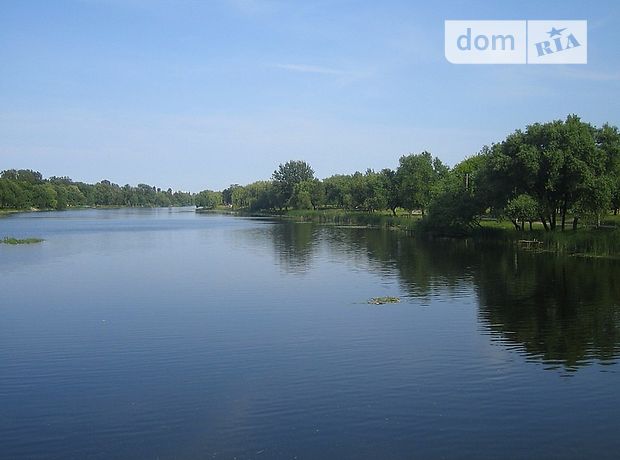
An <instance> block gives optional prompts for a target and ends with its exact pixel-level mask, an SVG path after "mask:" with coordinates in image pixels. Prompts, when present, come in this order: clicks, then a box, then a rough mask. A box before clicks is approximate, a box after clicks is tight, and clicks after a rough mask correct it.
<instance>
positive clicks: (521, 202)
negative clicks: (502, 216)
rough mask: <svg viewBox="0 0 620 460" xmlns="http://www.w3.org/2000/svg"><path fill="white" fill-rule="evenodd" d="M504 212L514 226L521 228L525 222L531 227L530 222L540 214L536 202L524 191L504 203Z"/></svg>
mask: <svg viewBox="0 0 620 460" xmlns="http://www.w3.org/2000/svg"><path fill="white" fill-rule="evenodd" d="M505 213H506V216H507V217H508V218H509V219H510V220H511V221H512V222H513V224H514V225H515V227H516V228H517V229H521V230H523V228H524V223H525V222H529V223H530V227H531V223H532V222H533V221H534V220H536V219H538V216H539V215H540V211H539V209H538V202H537V201H536V200H535V199H534V198H532V197H531V196H530V195H528V194H526V193H522V194H521V195H519V196H517V197H515V198H513V199H511V200H510V201H509V202H508V204H507V205H506V209H505ZM519 222H521V223H520V225H519Z"/></svg>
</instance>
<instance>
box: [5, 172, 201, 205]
mask: <svg viewBox="0 0 620 460" xmlns="http://www.w3.org/2000/svg"><path fill="white" fill-rule="evenodd" d="M193 204H194V196H193V195H192V194H191V193H187V192H179V191H177V192H173V191H172V189H168V190H162V189H159V188H156V187H153V186H150V185H146V184H139V185H138V186H137V187H132V186H130V185H124V186H122V187H121V186H120V185H117V184H113V183H111V182H110V181H108V180H103V181H101V182H98V183H96V184H86V183H84V182H74V181H72V180H71V179H69V178H68V177H50V178H49V179H44V178H43V176H42V175H41V173H40V172H37V171H31V170H24V169H21V170H14V169H11V170H6V171H3V172H2V173H0V208H5V209H6V208H9V209H30V208H36V209H66V208H70V207H79V206H145V207H146V206H149V207H153V206H190V205H193Z"/></svg>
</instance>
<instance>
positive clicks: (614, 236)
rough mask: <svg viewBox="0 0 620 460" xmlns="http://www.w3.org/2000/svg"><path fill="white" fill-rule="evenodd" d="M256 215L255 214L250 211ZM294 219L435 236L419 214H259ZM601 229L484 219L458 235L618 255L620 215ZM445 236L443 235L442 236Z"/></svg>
mask: <svg viewBox="0 0 620 460" xmlns="http://www.w3.org/2000/svg"><path fill="white" fill-rule="evenodd" d="M253 215H255V216H256V215H257V214H253ZM260 215H261V216H264V217H280V218H284V219H291V220H294V221H297V222H316V223H321V224H331V225H350V226H369V227H376V228H391V229H398V230H402V231H405V232H407V233H410V234H414V235H416V236H424V237H429V238H433V237H436V236H438V235H436V234H434V233H433V232H428V231H425V230H424V229H423V226H422V225H419V224H420V222H421V216H419V215H409V214H406V213H403V212H401V213H397V215H396V216H394V215H392V213H391V212H372V213H368V212H359V211H346V210H342V209H321V210H316V211H315V210H290V211H285V212H283V213H281V214H274V213H272V214H260ZM603 224H604V226H603V227H602V228H594V227H591V226H590V227H588V226H583V227H580V228H578V229H577V230H572V229H567V230H566V231H564V232H562V231H560V230H557V231H555V232H547V231H545V230H544V229H543V227H542V225H541V224H540V223H535V224H534V225H533V229H532V230H531V231H530V230H524V231H520V230H516V229H515V228H514V226H513V224H512V223H511V222H509V221H497V220H485V221H482V222H481V226H480V227H478V228H475V229H473V230H471V231H469V232H467V233H466V234H465V233H463V234H461V235H458V236H459V237H466V238H474V239H488V240H496V241H504V242H506V243H509V244H514V245H516V246H518V247H520V248H523V249H524V250H532V251H542V252H554V253H562V254H567V255H572V256H580V257H605V258H620V217H619V216H608V217H607V218H606V219H604V220H603ZM441 236H446V235H441ZM455 236H456V235H455Z"/></svg>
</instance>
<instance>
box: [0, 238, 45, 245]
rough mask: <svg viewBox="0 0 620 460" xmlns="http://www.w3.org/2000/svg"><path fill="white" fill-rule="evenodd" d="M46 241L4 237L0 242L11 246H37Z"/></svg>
mask: <svg viewBox="0 0 620 460" xmlns="http://www.w3.org/2000/svg"><path fill="white" fill-rule="evenodd" d="M43 241H44V240H42V239H41V238H23V239H20V238H12V237H9V236H7V237H4V238H2V239H1V240H0V243H3V244H11V245H16V244H36V243H41V242H43Z"/></svg>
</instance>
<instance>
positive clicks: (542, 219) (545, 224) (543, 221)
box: [540, 214, 549, 232]
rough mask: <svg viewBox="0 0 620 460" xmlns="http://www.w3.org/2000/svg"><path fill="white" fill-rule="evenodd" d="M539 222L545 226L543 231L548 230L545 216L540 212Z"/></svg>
mask: <svg viewBox="0 0 620 460" xmlns="http://www.w3.org/2000/svg"><path fill="white" fill-rule="evenodd" d="M540 222H541V223H542V224H543V227H544V228H545V231H546V232H548V231H549V226H548V225H547V221H546V220H545V216H543V215H542V214H541V215H540Z"/></svg>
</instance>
